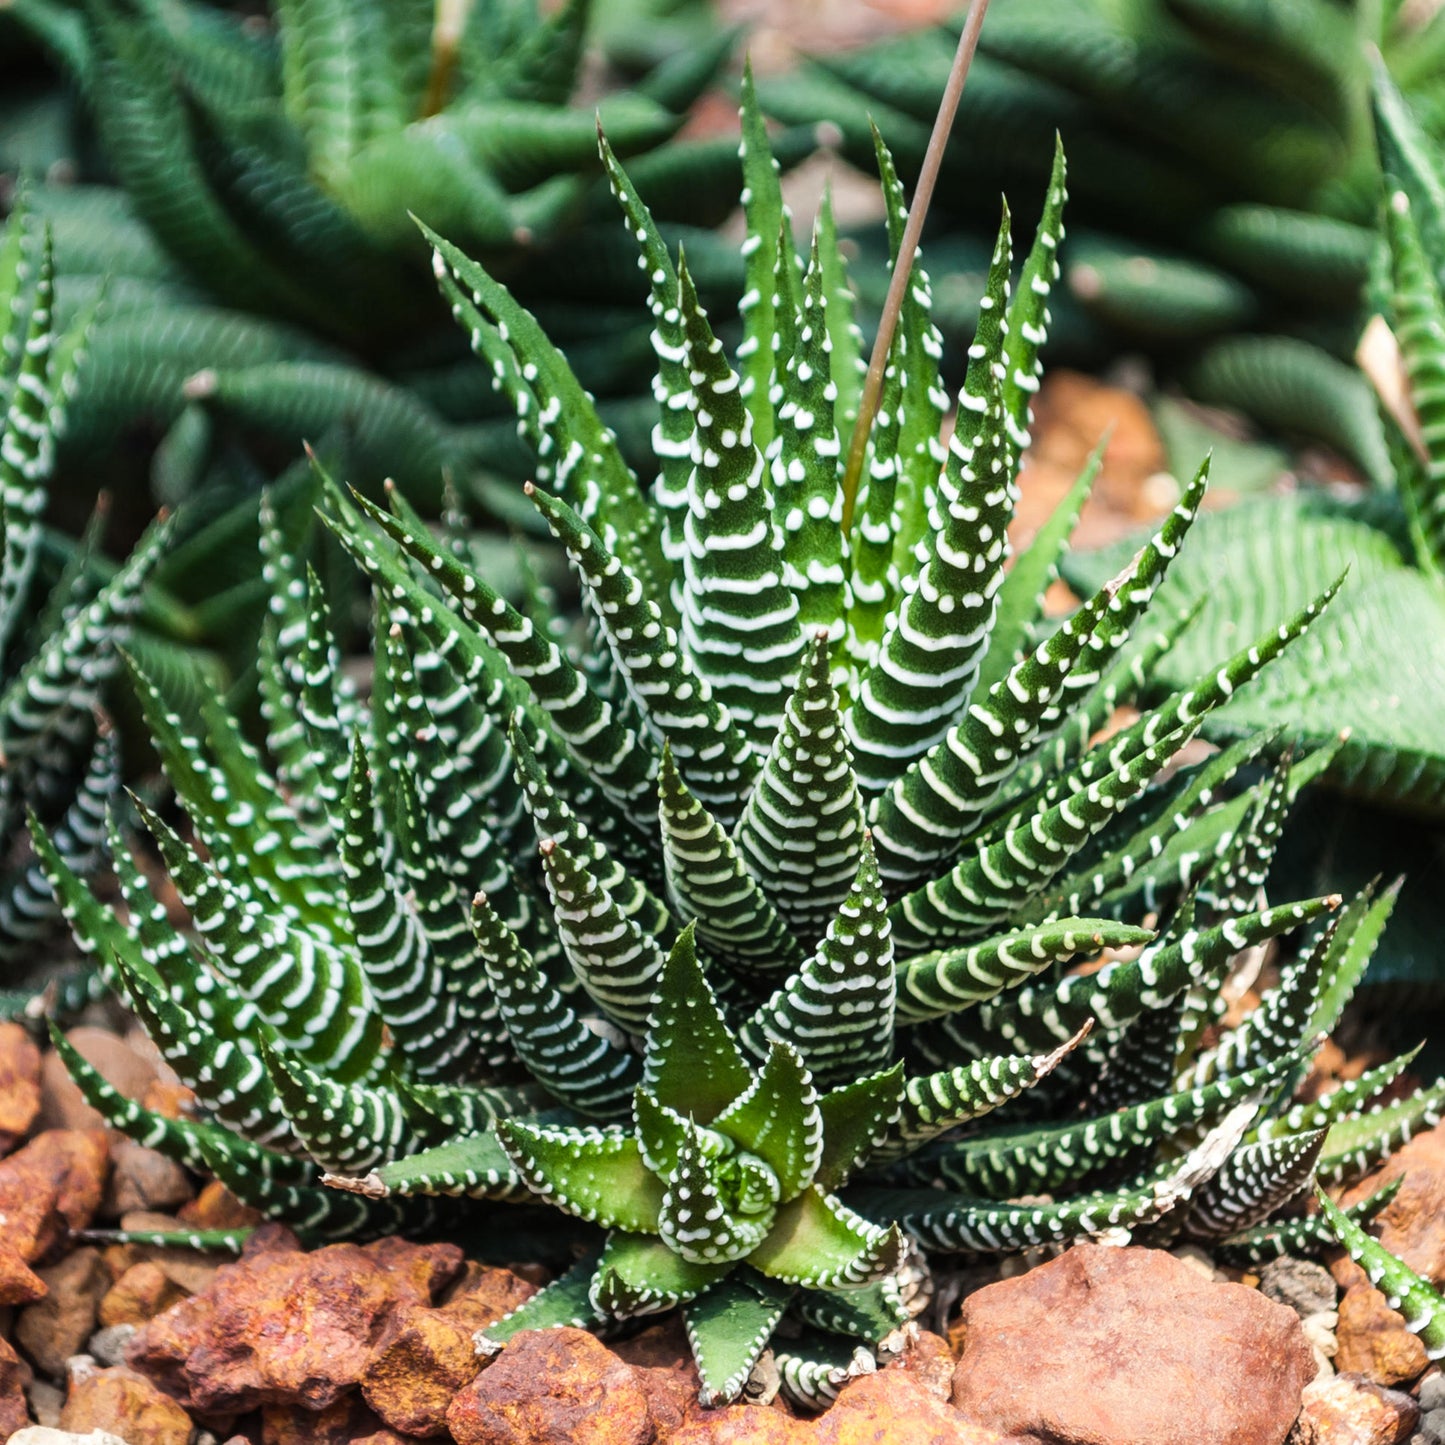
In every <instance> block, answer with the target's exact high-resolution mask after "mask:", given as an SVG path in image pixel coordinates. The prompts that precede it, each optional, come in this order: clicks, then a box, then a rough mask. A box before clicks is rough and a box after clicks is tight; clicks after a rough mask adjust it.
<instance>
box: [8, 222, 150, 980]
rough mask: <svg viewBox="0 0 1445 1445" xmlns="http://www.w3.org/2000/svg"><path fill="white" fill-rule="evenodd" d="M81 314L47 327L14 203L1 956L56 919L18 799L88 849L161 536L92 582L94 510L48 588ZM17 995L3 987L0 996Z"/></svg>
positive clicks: (74, 857)
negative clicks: (116, 684) (111, 701)
mask: <svg viewBox="0 0 1445 1445" xmlns="http://www.w3.org/2000/svg"><path fill="white" fill-rule="evenodd" d="M87 327H88V320H82V322H81V323H80V324H79V325H78V326H76V327H75V328H73V329H71V330H69V331H62V330H60V329H59V328H57V326H56V323H55V269H54V263H53V248H52V242H51V235H50V232H49V230H48V228H45V227H42V226H37V225H35V224H33V223H32V222H31V220H30V218H28V217H27V216H26V215H25V213H24V211H23V210H20V211H17V212H16V213H15V214H14V215H12V216H11V218H10V220H9V222H8V223H7V224H6V226H5V227H4V229H3V231H0V850H3V852H4V854H5V858H6V868H5V871H4V872H3V873H0V958H3V959H4V960H5V961H6V962H7V963H12V962H13V961H14V960H15V959H16V957H17V955H18V954H19V953H21V952H22V951H23V950H24V948H25V946H26V945H28V944H31V943H33V942H34V941H35V940H36V939H37V938H40V937H42V936H43V935H44V934H45V933H46V932H47V930H49V929H52V928H53V927H54V925H55V923H56V922H57V921H58V919H59V914H58V911H57V909H56V907H55V902H54V897H53V894H52V892H51V889H50V886H49V883H48V882H47V880H46V879H45V877H44V876H43V875H42V874H41V873H39V872H38V871H37V870H36V869H35V868H34V867H33V865H32V864H31V862H30V861H29V860H28V859H27V858H26V850H25V849H24V848H23V847H21V848H18V849H17V844H19V843H20V841H21V839H23V837H24V832H25V815H26V813H27V811H28V812H31V813H33V814H35V815H37V816H39V817H40V818H42V819H43V820H44V822H45V824H46V826H47V827H48V828H49V829H50V831H51V836H52V838H53V840H54V846H55V848H56V849H57V850H58V852H59V853H60V855H61V856H63V857H64V858H65V859H66V861H67V862H68V864H69V865H70V866H71V867H72V868H75V869H77V870H81V871H87V870H89V869H90V868H91V867H93V866H94V865H95V863H96V862H97V861H98V856H99V855H98V852H97V848H98V845H99V842H100V828H101V820H102V817H103V815H104V811H105V807H106V804H107V801H108V800H109V799H110V798H111V797H112V796H113V795H114V794H115V793H116V791H117V790H118V788H119V772H118V768H119V758H118V754H117V749H116V743H115V739H114V738H113V736H112V735H111V732H110V730H109V728H108V727H105V726H100V725H98V723H97V709H98V708H99V706H100V702H101V691H102V689H103V688H104V686H105V684H106V682H107V680H108V678H109V677H110V675H111V674H112V673H113V672H114V671H115V668H116V666H117V662H118V657H117V653H116V647H117V644H118V643H120V642H123V640H124V639H125V636H126V633H127V629H128V626H129V623H130V620H131V619H132V618H133V617H134V615H135V614H136V612H137V610H138V608H139V606H140V598H141V588H142V585H143V584H144V582H145V579H146V576H147V574H148V573H149V571H150V569H151V568H152V567H153V565H154V563H155V561H156V558H157V556H158V554H159V550H160V545H161V536H160V529H157V531H156V532H155V533H153V534H152V536H151V537H150V538H149V539H148V540H147V541H146V542H144V543H142V545H141V547H140V549H139V550H138V551H137V553H136V554H135V556H134V557H133V558H132V559H131V561H130V562H129V563H127V564H126V566H125V567H124V568H123V569H121V571H120V572H118V573H116V574H115V575H114V577H113V578H112V580H111V581H110V582H108V583H107V584H106V585H104V586H101V585H100V583H99V582H98V581H97V580H96V577H95V574H94V571H93V570H91V569H89V568H88V567H87V565H86V564H87V560H88V556H87V554H88V553H89V552H90V551H91V550H93V549H94V546H95V544H96V542H97V540H98V532H99V524H100V523H101V521H102V520H103V516H102V515H97V518H96V522H95V524H93V525H92V527H91V529H90V532H89V535H88V537H87V539H86V542H85V544H84V545H83V546H82V548H81V549H80V551H79V552H77V553H75V554H74V555H73V556H72V558H71V561H70V563H69V565H68V566H67V567H66V569H65V570H64V571H63V572H62V574H61V575H60V576H59V578H58V579H56V578H54V576H53V574H52V575H51V577H50V579H49V580H52V581H54V582H55V586H54V590H53V591H52V592H51V593H50V594H49V595H48V596H46V595H44V590H43V588H42V586H41V582H42V579H43V577H44V573H45V571H46V570H47V569H46V568H45V567H44V566H43V565H42V553H43V552H44V551H45V541H46V539H45V534H44V531H43V529H42V525H41V517H42V514H43V512H44V510H45V504H46V501H47V483H48V482H49V479H50V473H51V468H52V465H53V463H54V458H55V439H56V436H57V434H58V433H59V432H60V430H61V428H62V426H63V424H64V420H65V414H66V408H67V405H68V403H69V400H70V396H71V393H72V392H73V391H74V389H75V384H76V378H77V376H78V374H79V369H80V366H81V362H82V356H83V349H84V346H85V342H86V332H87ZM25 998H26V995H25V993H24V992H23V991H15V990H10V989H7V991H6V992H5V993H4V994H3V1004H4V1007H5V1008H6V1009H10V1008H14V1007H17V1006H20V1005H21V1004H22V1003H23V1002H24V1000H25Z"/></svg>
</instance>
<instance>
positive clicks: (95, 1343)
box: [86, 1325, 135, 1365]
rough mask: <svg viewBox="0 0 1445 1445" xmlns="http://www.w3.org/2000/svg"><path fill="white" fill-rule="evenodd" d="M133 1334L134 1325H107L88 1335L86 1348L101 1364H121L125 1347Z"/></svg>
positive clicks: (123, 1360) (123, 1362)
mask: <svg viewBox="0 0 1445 1445" xmlns="http://www.w3.org/2000/svg"><path fill="white" fill-rule="evenodd" d="M134 1334H135V1326H134V1325H107V1326H106V1327H105V1328H104V1329H103V1330H97V1331H96V1332H95V1333H94V1334H93V1335H92V1336H91V1337H90V1339H89V1340H88V1341H87V1342H86V1348H87V1349H88V1350H89V1351H90V1353H91V1354H92V1355H93V1356H94V1357H95V1358H96V1360H98V1361H99V1362H100V1363H101V1364H102V1365H123V1364H125V1347H126V1346H127V1345H128V1344H129V1343H130V1341H131V1337H132V1336H133V1335H134Z"/></svg>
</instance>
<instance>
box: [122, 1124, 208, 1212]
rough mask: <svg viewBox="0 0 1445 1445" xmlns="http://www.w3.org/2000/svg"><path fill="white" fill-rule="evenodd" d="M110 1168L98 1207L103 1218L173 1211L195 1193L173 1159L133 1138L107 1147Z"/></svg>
mask: <svg viewBox="0 0 1445 1445" xmlns="http://www.w3.org/2000/svg"><path fill="white" fill-rule="evenodd" d="M111 1165H112V1167H111V1174H110V1184H109V1186H108V1187H107V1189H106V1191H105V1198H104V1200H102V1202H101V1206H100V1213H101V1215H102V1216H103V1217H104V1218H106V1219H119V1218H120V1217H121V1215H123V1214H131V1213H133V1212H134V1211H136V1210H138V1209H150V1210H167V1209H175V1208H177V1207H178V1206H180V1205H182V1204H185V1203H187V1202H188V1201H189V1200H190V1199H191V1197H192V1196H193V1195H194V1194H195V1192H196V1191H195V1190H194V1189H192V1188H191V1181H190V1178H189V1177H188V1176H187V1174H186V1171H185V1170H184V1169H182V1168H181V1166H180V1165H179V1164H177V1163H176V1162H175V1160H174V1159H167V1158H166V1156H165V1155H164V1154H162V1153H160V1152H159V1151H158V1150H156V1149H147V1148H146V1147H145V1146H144V1145H142V1144H137V1143H136V1142H135V1141H134V1140H133V1139H124V1138H123V1139H118V1140H116V1141H115V1142H114V1143H113V1144H112V1145H111Z"/></svg>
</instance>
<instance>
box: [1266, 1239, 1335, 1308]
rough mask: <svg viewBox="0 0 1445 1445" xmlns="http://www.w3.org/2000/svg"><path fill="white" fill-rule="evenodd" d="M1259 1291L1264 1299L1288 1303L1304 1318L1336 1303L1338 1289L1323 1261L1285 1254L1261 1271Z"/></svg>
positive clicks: (1271, 1261)
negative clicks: (1297, 1257) (1315, 1261)
mask: <svg viewBox="0 0 1445 1445" xmlns="http://www.w3.org/2000/svg"><path fill="white" fill-rule="evenodd" d="M1259 1292H1260V1294H1262V1295H1263V1296H1264V1297H1265V1299H1272V1300H1274V1301H1275V1302H1276V1303H1277V1304H1282V1305H1288V1306H1289V1307H1290V1309H1292V1310H1293V1311H1294V1312H1295V1313H1296V1314H1297V1315H1298V1316H1299V1317H1300V1318H1301V1319H1302V1320H1303V1319H1308V1318H1309V1316H1310V1315H1317V1314H1321V1313H1323V1312H1324V1311H1325V1310H1332V1309H1334V1307H1335V1300H1336V1299H1337V1297H1338V1295H1339V1290H1338V1288H1337V1287H1336V1285H1335V1281H1334V1279H1333V1277H1332V1276H1331V1275H1330V1272H1329V1270H1327V1269H1326V1268H1325V1267H1324V1266H1323V1265H1319V1264H1315V1263H1314V1262H1313V1261H1312V1260H1308V1259H1295V1258H1294V1256H1293V1255H1288V1254H1282V1255H1280V1257H1279V1258H1278V1259H1272V1260H1270V1262H1269V1263H1268V1264H1267V1265H1265V1267H1264V1268H1263V1269H1262V1270H1261V1271H1260V1273H1259Z"/></svg>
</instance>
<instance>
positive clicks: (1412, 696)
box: [1069, 73, 1445, 983]
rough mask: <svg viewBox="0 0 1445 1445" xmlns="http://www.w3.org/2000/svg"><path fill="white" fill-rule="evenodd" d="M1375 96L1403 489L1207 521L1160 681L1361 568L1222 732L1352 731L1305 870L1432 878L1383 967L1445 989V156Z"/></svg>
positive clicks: (1390, 435) (1372, 341)
mask: <svg viewBox="0 0 1445 1445" xmlns="http://www.w3.org/2000/svg"><path fill="white" fill-rule="evenodd" d="M1375 108H1376V118H1377V127H1378V133H1379V138H1380V147H1381V152H1382V156H1383V158H1384V163H1385V167H1386V169H1387V172H1388V173H1389V176H1388V179H1387V186H1386V195H1385V201H1384V205H1383V206H1382V211H1381V215H1382V218H1383V219H1382V223H1381V230H1382V239H1381V256H1380V265H1379V267H1378V271H1379V276H1378V279H1377V282H1376V284H1375V286H1374V287H1373V292H1374V295H1373V299H1374V301H1375V303H1376V305H1377V308H1378V309H1377V312H1376V319H1375V320H1374V321H1372V322H1371V323H1370V326H1369V327H1368V329H1367V331H1366V340H1365V342H1364V343H1363V344H1362V348H1361V355H1362V357H1366V356H1368V357H1369V358H1371V359H1370V360H1369V361H1368V362H1367V365H1368V368H1369V372H1370V374H1371V376H1372V379H1373V380H1374V381H1375V383H1376V384H1377V386H1379V388H1380V389H1381V393H1382V395H1383V396H1384V398H1385V402H1384V404H1383V405H1382V407H1381V421H1382V424H1383V427H1384V431H1385V436H1386V440H1387V443H1388V450H1389V455H1390V457H1391V460H1392V472H1391V478H1390V480H1391V484H1392V485H1391V488H1390V490H1389V492H1387V493H1376V494H1373V495H1369V496H1366V497H1363V498H1361V497H1358V496H1355V497H1350V496H1344V497H1341V496H1338V495H1335V494H1333V493H1327V492H1324V491H1322V490H1302V491H1300V492H1298V493H1296V494H1294V495H1290V496H1285V497H1278V498H1267V499H1259V500H1255V501H1252V502H1248V503H1246V504H1243V505H1241V506H1239V507H1237V508H1233V509H1230V510H1229V511H1227V512H1223V513H1220V514H1219V515H1217V516H1212V517H1209V518H1207V519H1206V520H1205V522H1204V524H1203V525H1202V526H1201V527H1200V528H1199V529H1198V537H1197V540H1196V541H1195V543H1194V545H1193V547H1192V548H1191V551H1190V554H1189V556H1188V557H1186V558H1185V559H1184V561H1183V564H1182V565H1181V566H1180V567H1179V568H1177V569H1175V570H1174V571H1173V572H1172V573H1171V575H1170V580H1169V584H1168V595H1169V596H1170V597H1171V598H1172V600H1173V601H1174V603H1175V604H1176V605H1178V606H1191V605H1196V604H1197V608H1198V611H1197V615H1196V617H1195V619H1194V621H1193V622H1192V624H1191V625H1190V626H1189V628H1187V629H1186V630H1185V631H1184V632H1183V633H1182V634H1181V636H1180V638H1179V641H1178V643H1177V644H1176V646H1175V647H1174V649H1173V650H1172V651H1171V653H1170V655H1169V656H1168V657H1167V658H1165V659H1164V660H1163V661H1162V663H1161V665H1160V667H1159V669H1158V671H1157V673H1156V675H1155V682H1154V683H1153V686H1154V687H1155V688H1157V689H1160V690H1161V692H1162V690H1164V689H1167V688H1168V687H1169V686H1170V685H1171V683H1175V684H1177V683H1180V682H1183V681H1184V680H1185V679H1187V678H1188V677H1189V676H1191V675H1192V673H1193V671H1194V670H1195V669H1196V668H1199V667H1203V666H1207V665H1208V662H1209V660H1210V659H1211V658H1217V657H1221V656H1223V655H1224V654H1225V653H1226V652H1227V651H1228V650H1229V649H1230V647H1232V646H1233V645H1234V641H1235V639H1237V638H1238V637H1239V636H1240V635H1241V634H1242V633H1252V632H1254V631H1256V630H1258V629H1260V628H1263V627H1268V626H1270V625H1271V624H1277V623H1281V622H1283V621H1284V620H1285V619H1286V618H1287V617H1289V615H1290V614H1291V613H1292V612H1293V610H1294V609H1295V607H1296V606H1298V605H1299V602H1300V601H1301V600H1302V599H1303V598H1306V597H1308V596H1311V595H1313V590H1312V589H1313V588H1314V587H1315V586H1316V584H1320V585H1323V584H1324V583H1325V582H1327V581H1328V580H1329V579H1331V578H1333V577H1335V576H1338V575H1339V572H1340V570H1341V569H1342V568H1343V567H1344V566H1346V565H1348V567H1349V576H1348V578H1347V579H1346V581H1345V584H1344V586H1343V588H1342V590H1341V594H1340V597H1339V599H1338V600H1337V602H1336V603H1335V605H1334V606H1333V607H1332V608H1331V611H1330V616H1329V618H1328V619H1327V620H1326V621H1325V622H1324V623H1323V625H1322V626H1321V627H1320V628H1319V629H1318V630H1316V631H1314V632H1313V633H1312V635H1311V636H1310V638H1309V639H1308V640H1307V641H1305V642H1304V643H1303V644H1302V645H1301V646H1300V647H1299V648H1298V649H1295V650H1293V651H1292V652H1291V654H1290V656H1289V657H1288V658H1285V659H1282V660H1281V663H1280V666H1279V667H1278V668H1272V669H1270V671H1269V673H1268V675H1267V676H1265V677H1263V678H1261V679H1259V680H1257V681H1255V682H1254V683H1252V684H1251V685H1250V686H1248V687H1246V688H1244V689H1243V690H1242V691H1241V693H1240V695H1239V697H1237V698H1236V699H1234V700H1233V701H1232V702H1231V704H1230V706H1229V707H1228V708H1226V709H1224V710H1223V711H1222V713H1221V714H1220V715H1219V716H1218V717H1217V718H1216V719H1215V720H1214V721H1213V722H1211V724H1210V728H1211V731H1212V733H1213V735H1214V736H1216V737H1232V736H1242V735H1244V734H1247V733H1249V732H1250V731H1252V730H1253V729H1254V728H1256V727H1258V726H1260V725H1261V724H1262V723H1264V724H1265V725H1267V722H1268V719H1270V718H1275V717H1279V716H1288V717H1289V718H1291V719H1292V720H1293V722H1294V726H1295V727H1297V729H1298V732H1299V735H1300V736H1301V737H1303V738H1305V739H1308V740H1314V741H1319V740H1323V739H1326V738H1329V737H1332V736H1336V735H1338V734H1341V733H1346V732H1347V733H1348V738H1347V740H1346V742H1345V743H1344V745H1343V747H1342V748H1341V749H1340V751H1339V752H1338V753H1337V754H1336V756H1335V759H1334V762H1333V763H1332V764H1331V767H1330V769H1329V772H1328V774H1327V775H1326V780H1327V781H1328V782H1329V783H1330V784H1331V785H1332V786H1333V787H1334V788H1335V789H1338V790H1339V791H1340V792H1342V793H1344V794H1345V795H1346V797H1347V801H1344V802H1339V801H1336V802H1334V803H1329V802H1327V801H1325V800H1321V801H1320V803H1319V804H1318V805H1317V806H1316V811H1317V815H1318V817H1317V822H1316V825H1315V826H1314V828H1313V829H1312V830H1311V831H1312V843H1311V850H1312V853H1313V854H1314V855H1315V856H1314V857H1312V858H1309V859H1300V860H1299V863H1298V865H1297V868H1296V875H1295V876H1298V875H1299V872H1301V871H1302V870H1303V869H1304V868H1306V867H1315V868H1319V867H1320V862H1319V859H1320V857H1321V856H1323V858H1324V859H1325V860H1326V864H1325V866H1327V867H1329V868H1331V869H1333V870H1334V871H1333V876H1332V879H1331V886H1351V885H1353V884H1355V883H1357V882H1362V881H1363V880H1364V879H1366V878H1368V877H1369V876H1371V874H1373V873H1376V872H1379V871H1382V870H1388V871H1394V870H1395V869H1397V868H1401V869H1403V868H1407V867H1408V868H1409V870H1410V872H1411V874H1412V876H1413V875H1416V874H1419V877H1418V879H1417V880H1416V884H1415V886H1414V888H1412V889H1411V894H1413V898H1412V897H1411V896H1410V895H1407V904H1409V905H1411V906H1410V908H1409V912H1410V914H1411V919H1410V927H1409V928H1408V929H1407V930H1405V931H1404V932H1402V933H1401V934H1400V938H1399V951H1398V952H1397V955H1396V957H1395V958H1394V960H1393V961H1392V963H1391V966H1390V967H1389V969H1388V971H1385V972H1382V973H1381V975H1380V976H1381V977H1382V978H1392V979H1393V978H1398V979H1400V980H1412V981H1431V982H1435V983H1438V980H1439V971H1438V966H1437V964H1436V962H1435V958H1434V954H1435V950H1434V947H1433V941H1432V940H1433V933H1434V922H1433V919H1434V915H1435V908H1436V900H1435V898H1434V896H1433V893H1432V892H1431V890H1430V885H1429V871H1430V870H1429V866H1428V865H1427V866H1426V867H1424V868H1423V869H1422V868H1421V865H1420V860H1421V859H1422V858H1426V859H1428V858H1434V859H1435V860H1437V862H1438V860H1439V859H1440V858H1441V857H1442V856H1445V852H1442V850H1445V834H1442V831H1441V822H1442V819H1445V732H1442V730H1441V727H1440V722H1439V719H1440V716H1441V712H1442V709H1445V432H1442V428H1441V424H1440V421H1439V419H1438V417H1437V416H1436V410H1437V402H1436V399H1435V397H1436V388H1437V380H1438V377H1439V375H1440V371H1441V368H1442V366H1445V306H1442V301H1441V286H1442V284H1445V211H1442V207H1441V202H1440V196H1441V194H1442V191H1441V177H1442V173H1441V167H1440V161H1439V151H1438V150H1437V149H1436V148H1435V147H1434V146H1433V145H1432V143H1431V142H1430V140H1429V138H1428V137H1427V135H1426V133H1425V131H1424V130H1423V129H1422V127H1421V126H1420V125H1419V124H1418V123H1417V121H1416V120H1415V118H1414V117H1413V116H1412V115H1411V112H1410V111H1409V109H1408V107H1407V106H1406V104H1405V102H1404V100H1403V98H1402V97H1401V95H1400V93H1399V92H1398V90H1396V88H1395V87H1394V86H1393V85H1392V84H1391V82H1390V80H1389V78H1388V77H1387V76H1385V75H1384V74H1383V73H1380V74H1379V75H1378V76H1377V92H1376V107H1375ZM1124 555H1125V549H1123V548H1120V549H1116V550H1115V551H1114V552H1113V553H1109V552H1105V553H1104V554H1102V555H1100V556H1098V557H1097V558H1085V557H1083V556H1079V557H1076V558H1073V559H1071V563H1070V569H1069V571H1070V576H1071V577H1073V578H1075V579H1076V580H1077V581H1078V582H1079V584H1080V585H1083V586H1087V585H1089V584H1090V583H1091V582H1092V581H1096V580H1097V579H1098V578H1099V577H1102V576H1106V575H1108V574H1109V572H1110V570H1111V569H1112V568H1113V567H1115V566H1117V565H1118V563H1119V562H1120V560H1121V559H1122V557H1123V556H1124ZM1221 581H1223V582H1224V583H1225V585H1220V584H1221ZM1405 639H1408V645H1402V644H1403V642H1404V640H1405ZM1402 814H1403V815H1404V816H1403V817H1402V816H1401V815H1402ZM1321 835H1323V837H1324V838H1325V839H1327V840H1329V841H1328V846H1327V847H1326V848H1324V849H1321V848H1320V846H1319V840H1320V837H1321ZM1321 871H1323V870H1321ZM1312 886H1313V885H1312Z"/></svg>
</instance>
